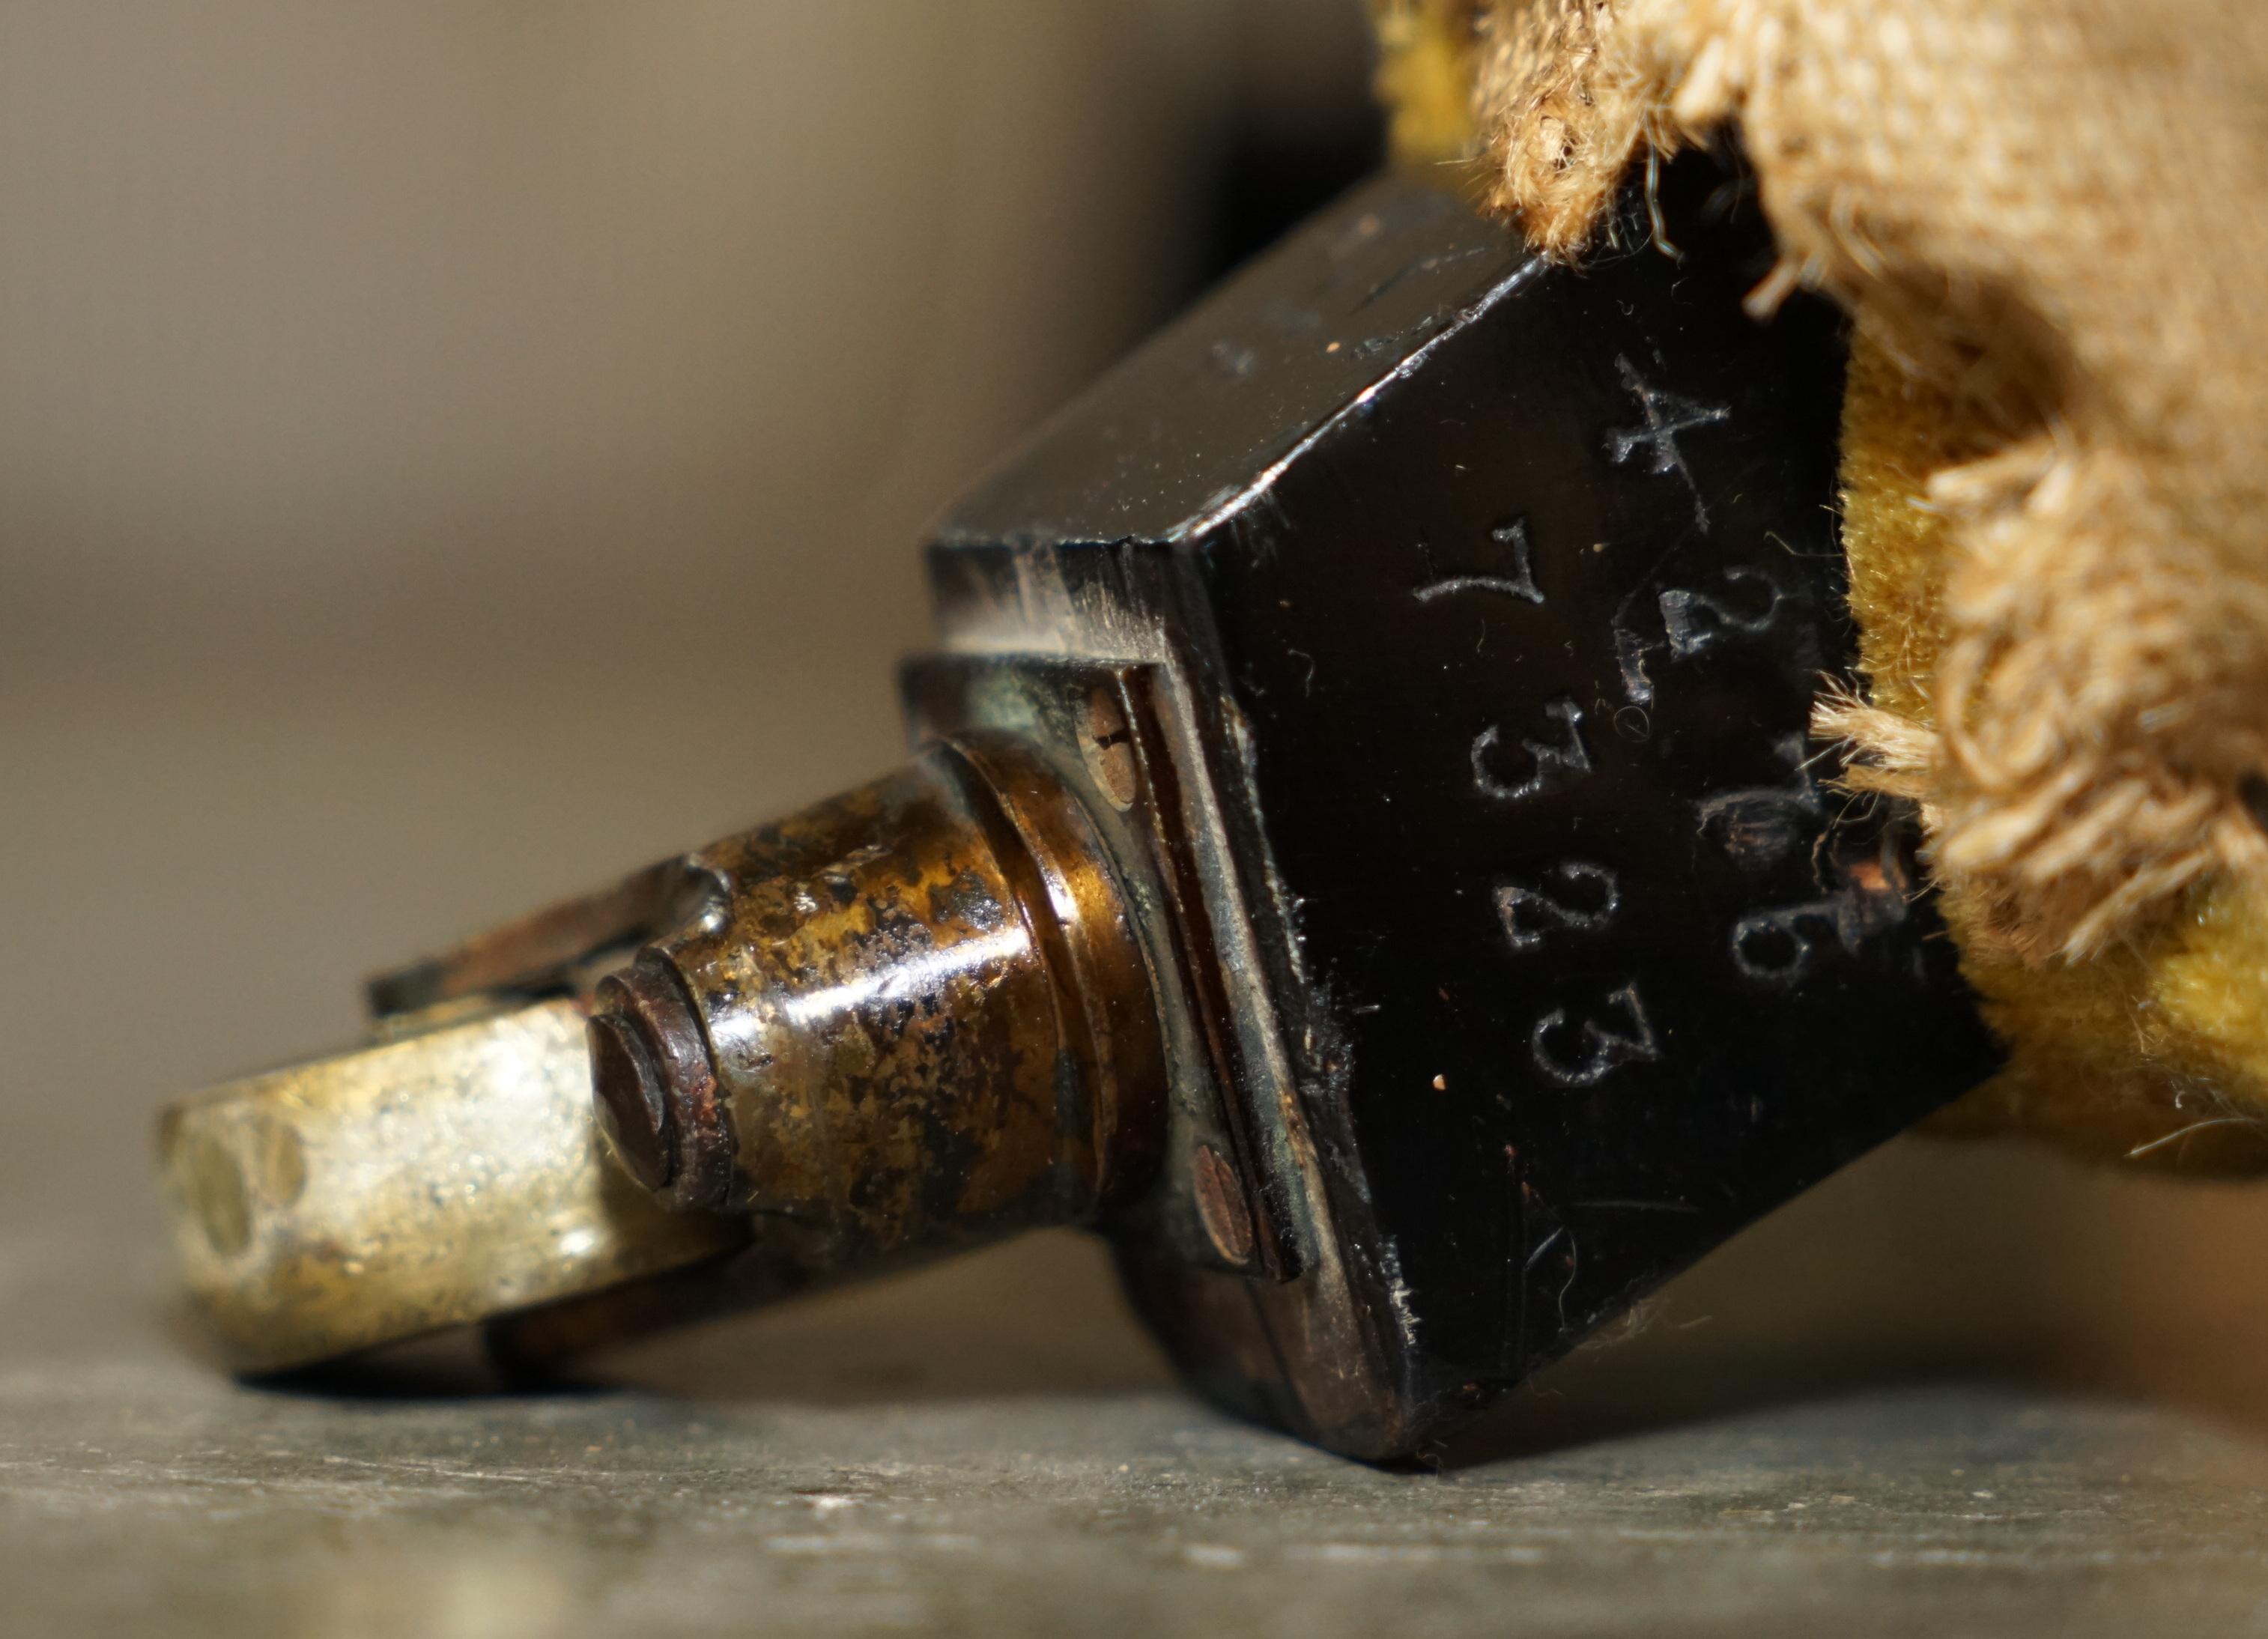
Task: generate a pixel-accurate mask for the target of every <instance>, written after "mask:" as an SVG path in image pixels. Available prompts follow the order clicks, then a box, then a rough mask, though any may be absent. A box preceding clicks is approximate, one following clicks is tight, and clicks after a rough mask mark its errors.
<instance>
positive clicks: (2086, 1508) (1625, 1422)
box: [0, 1233, 2268, 1639]
mask: <svg viewBox="0 0 2268 1639" xmlns="http://www.w3.org/2000/svg"><path fill="white" fill-rule="evenodd" d="M0 1255H4V1259H5V1267H6V1269H7V1271H8V1274H9V1281H10V1297H11V1301H10V1305H9V1316H10V1324H9V1325H8V1327H7V1328H6V1331H5V1333H4V1339H0V1613H4V1619H5V1620H4V1627H5V1628H6V1631H7V1632H9V1633H10V1634H11V1635H14V1636H15V1639H32V1636H33V1635H48V1634H77V1633H85V1632H92V1631H127V1630H129V1629H148V1628H164V1629H166V1631H170V1632H173V1633H178V1634H183V1635H204V1634H215V1635H218V1634H228V1635H265V1634H298V1633H322V1634H326V1635H405V1636H406V1635H418V1636H419V1639H431V1636H435V1635H439V1636H441V1639H447V1636H448V1635H460V1634H461V1635H473V1634H480V1635H519V1634H583V1633H599V1632H608V1631H622V1630H632V1631H637V1632H639V1633H642V1634H652V1635H677V1634H686V1635H693V1634H710V1633H723V1632H730V1631H745V1630H748V1629H751V1628H760V1629H761V1630H762V1631H765V1632H770V1633H784V1634H802V1633H821V1632H823V1633H826V1634H828V1635H838V1636H839V1635H862V1634H869V1633H873V1634H887V1633H899V1632H937V1633H947V1634H961V1633H966V1634H985V1635H1002V1634H1009V1635H1014V1634H1027V1633H1028V1634H1043V1633H1044V1634H1084V1633H1096V1634H1139V1633H1168V1632H1194V1631H1210V1632H1218V1633H1251V1634H1261V1635H1271V1634H1286V1635H1300V1639H1323V1636H1326V1635H1338V1634H1362V1633H1374V1632H1380V1631H1386V1630H1388V1628H1391V1630H1392V1631H1395V1632H1397V1633H1401V1634H1436V1633H1463V1632H1480V1631H1506V1630H1517V1631H1520V1632H1522V1633H1533V1634H1550V1635H1557V1634H1566V1635H1576V1634H1597V1633H1616V1634H1635V1633H1679V1634H1720V1633H1721V1634H1736V1633H1737V1634H1755V1633H1760V1632H1786V1631H1792V1630H1795V1629H1797V1628H1801V1629H1804V1630H1810V1631H1821V1632H1835V1633H1838V1634H1893V1633H1897V1634H1903V1633H1928V1634H1947V1633H1969V1632H1978V1633H1982V1632H1992V1633H2003V1634H2030V1633H2042V1634H2046V1633H2053V1634H2058V1635H2090V1634H2104V1635H2113V1634H2116V1635H2132V1634H2137V1633H2146V1632H2147V1633H2162V1632H2169V1631H2176V1625H2177V1624H2185V1625H2187V1626H2188V1627H2190V1628H2193V1629H2195V1630H2197V1631H2201V1632H2215V1633H2222V1632H2239V1631H2251V1630H2253V1629H2254V1628H2260V1627H2264V1626H2268V1554H2264V1541H2268V1449H2264V1448H2263V1447H2261V1446H2259V1445H2257V1444H2253V1443H2247V1442H2246V1441H2244V1440H2242V1439H2239V1438H2237V1437H2235V1436H2231V1435H2228V1434H2225V1433H2221V1432H2218V1431H2215V1430H2213V1429H2210V1428H2208V1427H2207V1426H2205V1425H2204V1424H2202V1423H2199V1422H2196V1421H2190V1420H2188V1419H2185V1418H2184V1417H2183V1416H2182V1415H2180V1414H2176V1413H2173V1412H2169V1411H2161V1410H2154V1409H2147V1408H2142V1407H2139V1406H2122V1405H2118V1404H2115V1403H2112V1402H2110V1401H2104V1400H2091V1399H2078V1398H2056V1397H2051V1396H2049V1395H2046V1394H2043V1393H2039V1392H2017V1391H2013V1390H2005V1389H1990V1388H1962V1387H1925V1386H1914V1385H1907V1386H1892V1387H1875V1388H1872V1389H1868V1388H1863V1387H1851V1386H1847V1385H1846V1386H1845V1387H1843V1388H1840V1389H1833V1390H1830V1391H1829V1392H1825V1393H1823V1394H1815V1395H1813V1396H1809V1397H1807V1396H1805V1395H1802V1394H1793V1393H1792V1394H1786V1395H1784V1396H1783V1395H1778V1394H1766V1395H1764V1397H1763V1399H1762V1400H1761V1402H1760V1403H1752V1404H1749V1405H1748V1406H1745V1407H1742V1406H1740V1405H1738V1404H1734V1403H1726V1404H1720V1405H1719V1406H1714V1407H1712V1406H1707V1405H1705V1404H1695V1403H1690V1402H1689V1403H1687V1404H1685V1405H1684V1406H1683V1413H1684V1415H1683V1416H1682V1417H1681V1418H1672V1419H1668V1420H1667V1421H1651V1422H1649V1421H1648V1420H1647V1418H1646V1417H1640V1416H1636V1415H1633V1414H1632V1412H1631V1407H1630V1406H1627V1405H1625V1406H1622V1407H1621V1408H1620V1409H1618V1410H1617V1409H1614V1408H1612V1407H1609V1408H1607V1409H1605V1410H1604V1411H1602V1412H1600V1413H1599V1414H1597V1415H1595V1416H1594V1417H1591V1418H1589V1419H1588V1420H1586V1419H1585V1418H1584V1417H1580V1416H1579V1417H1574V1418H1570V1417H1568V1416H1566V1415H1565V1414H1564V1413H1565V1407H1566V1406H1568V1405H1569V1404H1571V1403H1579V1402H1580V1401H1581V1400H1582V1399H1583V1392H1582V1390H1581V1388H1580V1385H1578V1386H1577V1387H1576V1388H1575V1389H1574V1391H1573V1392H1572V1393H1570V1394H1568V1395H1567V1396H1566V1397H1565V1399H1558V1400H1545V1401H1539V1402H1535V1404H1537V1405H1542V1406H1552V1407H1555V1408H1556V1409H1557V1411H1558V1412H1560V1413H1561V1415H1558V1416H1557V1417H1556V1419H1555V1418H1552V1417H1546V1418H1545V1419H1543V1421H1536V1420H1535V1419H1529V1420H1527V1421H1520V1420H1517V1419H1515V1420H1514V1421H1513V1423H1512V1424H1511V1425H1510V1426H1508V1427H1506V1428H1505V1429H1499V1431H1498V1434H1497V1436H1496V1450H1495V1451H1493V1452H1492V1453H1488V1452H1484V1453H1482V1455H1483V1456H1484V1458H1485V1460H1479V1461H1471V1462H1468V1463H1466V1464H1464V1465H1463V1466H1455V1467H1452V1468H1450V1469H1449V1470H1447V1471H1446V1472H1440V1473H1428V1472H1400V1473H1395V1472H1381V1471H1379V1470H1375V1469H1371V1468H1366V1467H1362V1466H1357V1465H1354V1464H1350V1463H1346V1462H1343V1461H1339V1460H1337V1459H1335V1458H1329V1457H1326V1456H1323V1455H1322V1454H1320V1453H1318V1452H1315V1451H1310V1450H1307V1449H1305V1448H1303V1447H1301V1446H1300V1445H1298V1444H1296V1443H1292V1442H1291V1441H1288V1440H1285V1439H1283V1438H1280V1437H1278V1436H1272V1435H1269V1434H1264V1433H1261V1432H1258V1431H1256V1430H1253V1429H1247V1428H1244V1427H1241V1426H1239V1425H1237V1424H1234V1423H1232V1422H1229V1421H1226V1420H1224V1419H1222V1418H1220V1417H1219V1416H1216V1415H1214V1414H1211V1413H1209V1412H1207V1411H1205V1410H1204V1409H1203V1408H1202V1407H1201V1406H1199V1405H1198V1404H1197V1402H1195V1401H1194V1400H1191V1399H1188V1398H1186V1397H1184V1396H1182V1395H1181V1394H1179V1393H1177V1392H1175V1391H1174V1390H1173V1389H1172V1388H1171V1386H1170V1385H1168V1384H1167V1383H1166V1382H1165V1381H1164V1380H1163V1378H1162V1377H1161V1376H1160V1372H1159V1369H1158V1367H1157V1365H1156V1363H1155V1360H1154V1356H1152V1355H1150V1354H1149V1352H1148V1351H1147V1350H1146V1348H1145V1347H1143V1346H1142V1345H1141V1344H1140V1343H1139V1342H1138V1340H1136V1338H1135V1336H1134V1334H1133V1333H1130V1331H1129V1330H1127V1328H1126V1326H1125V1324H1124V1322H1123V1319H1122V1318H1120V1317H1118V1316H1117V1315H1116V1312H1115V1311H1114V1310H1112V1309H1111V1308H1110V1306H1109V1302H1108V1296H1107V1288H1106V1287H1105V1286H1103V1285H1102V1284H1101V1282H1099V1281H1095V1280H1094V1278H1093V1277H1094V1274H1096V1271H1095V1269H1094V1266H1093V1263H1092V1261H1091V1259H1090V1256H1089V1252H1088V1249H1087V1248H1086V1246H1085V1245H1084V1244H1081V1243H1077V1242H1073V1241H1071V1240H1069V1239H1064V1240H1060V1241H1042V1242H1039V1243H1035V1244H1031V1245H1029V1246H1027V1248H1025V1249H1023V1250H1020V1251H1006V1252H1004V1253H1000V1254H995V1255H993V1257H992V1258H991V1259H990V1261H989V1262H988V1260H985V1259H980V1260H977V1261H976V1262H975V1263H972V1264H970V1265H968V1266H966V1270H967V1272H966V1273H963V1274H954V1275H950V1276H946V1277H945V1278H944V1279H942V1280H941V1281H940V1280H939V1278H938V1277H934V1276H932V1277H929V1278H927V1279H926V1280H925V1281H924V1282H921V1283H917V1284H916V1285H914V1286H910V1287H905V1286H902V1287H900V1288H885V1289H883V1290H881V1291H878V1292H876V1293H873V1294H871V1295H868V1296H853V1297H851V1298H849V1299H846V1300H836V1301H830V1302H829V1303H822V1304H820V1305H815V1306H813V1307H812V1308H810V1309H807V1310H803V1311H800V1312H791V1313H790V1314H788V1315H785V1316H779V1317H773V1318H769V1319H766V1320H763V1321H760V1322H757V1323H755V1325H754V1326H753V1328H750V1327H740V1328H737V1329H734V1330H733V1331H729V1332H727V1333H724V1334H719V1335H717V1336H712V1337H711V1339H709V1340H706V1341H704V1342H703V1343H702V1344H700V1345H698V1346H696V1347H692V1348H691V1349H689V1350H688V1351H682V1352H681V1353H680V1354H679V1355H677V1356H675V1357H674V1367H673V1369H674V1370H675V1372H676V1376H675V1377H674V1379H673V1377H672V1376H671V1370H668V1369H662V1368H658V1367H657V1366H656V1363H655V1362H654V1360H653V1359H651V1358H649V1359H648V1360H646V1361H645V1362H643V1363H641V1362H631V1363H630V1371H631V1373H632V1375H633V1377H640V1378H643V1379H644V1381H645V1382H646V1384H647V1386H646V1387H644V1388H638V1389H631V1388H619V1387H617V1388H612V1389H606V1390H600V1391H593V1392H581V1393H573V1394H560V1395H556V1396H545V1397H536V1398H513V1399H478V1398H451V1397H450V1396H448V1395H446V1394H444V1395H438V1396H433V1397H429V1398H419V1397H416V1396H414V1395H409V1396H401V1397H394V1398H387V1397H382V1396H374V1395H371V1394H368V1393H362V1394H349V1393H335V1394H329V1395H319V1394H313V1393H278V1392H257V1391H253V1390H249V1389H244V1388H239V1387H236V1386H233V1385H232V1384H229V1383H228V1382H226V1381H225V1379H223V1378H221V1377H218V1376H217V1374H215V1373H213V1372H211V1371H210V1370H208V1369H206V1368H205V1367H204V1366H203V1364H202V1363H201V1362H199V1361H198V1360H197V1359H195V1356H194V1355H192V1354H191V1353H189V1352H187V1351H186V1350H185V1349H184V1348H183V1347H182V1346H181V1344H180V1340H178V1339H176V1338H173V1337H172V1336H169V1335H168V1333H167V1332H166V1329H165V1327H164V1325H162V1323H161V1317H162V1316H163V1315H164V1313H165V1311H166V1298H167V1290H168V1282H169V1279H170V1277H169V1274H168V1272H167V1271H166V1269H165V1267H164V1266H163V1265H162V1263H160V1262H158V1261H157V1260H156V1259H151V1258H149V1257H146V1256H142V1255H138V1254H136V1255H127V1254H126V1253H125V1251H124V1248H123V1247H122V1245H121V1244H103V1243H101V1242H99V1241H97V1242H94V1243H88V1242H85V1241H80V1242H77V1243H73V1244H63V1243H61V1242H58V1241H57V1240H55V1238H53V1237H40V1236H35V1235H33V1234H29V1233H18V1234H16V1235H14V1236H13V1237H11V1238H10V1239H9V1240H8V1241H7V1243H6V1244H5V1245H4V1247H0ZM122 1271H124V1272H125V1273H126V1275H127V1278H123V1279H122V1278H121V1272H122ZM1004 1283H1005V1284H1006V1285H1008V1286H1010V1287H1013V1288H1016V1289H1019V1290H1021V1291H1023V1292H1024V1293H1026V1294H1027V1296H1035V1297H1036V1298H1037V1299H1039V1300H1040V1301H1038V1302H1037V1303H1034V1304H1033V1305H1031V1306H1029V1307H1026V1308H1022V1309H1019V1308H1017V1307H1015V1306H1011V1305H1003V1304H1002V1303H1000V1302H999V1289H998V1288H1000V1287H1001V1286H1002V1285H1003V1284H1004ZM90 1291H92V1293H93V1294H94V1296H93V1297H92V1299H90V1296H89V1294H90ZM987 1294H990V1297H989V1299H988V1300H987V1301H986V1302H983V1303H978V1302H972V1299H975V1298H979V1297H983V1296H985V1295H987ZM1697 1335H1705V1333H1702V1334H1697ZM1650 1404H1651V1406H1652V1411H1651V1413H1650V1415H1651V1416H1653V1417H1655V1418H1659V1417H1660V1416H1661V1413H1662V1412H1663V1410H1664V1406H1663V1403H1662V1402H1661V1400H1660V1399H1654V1400H1653V1401H1651V1402H1650Z"/></svg>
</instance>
